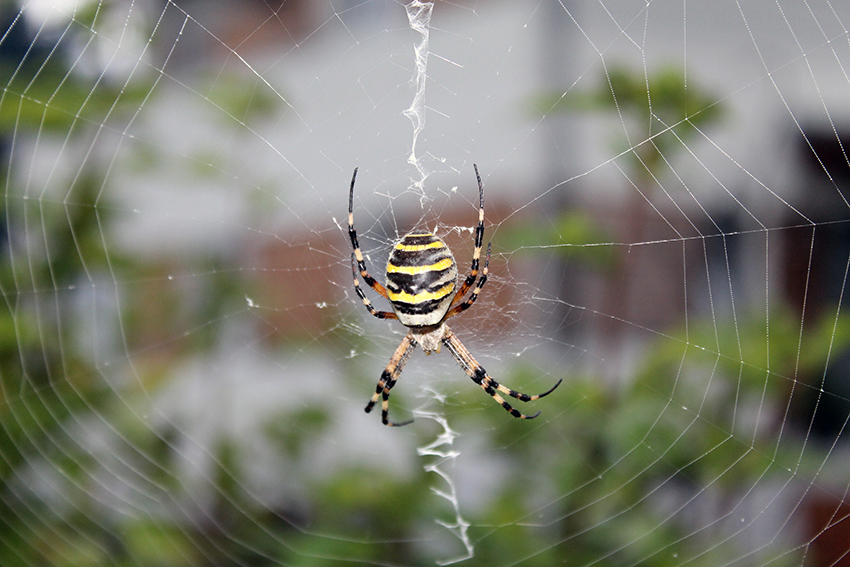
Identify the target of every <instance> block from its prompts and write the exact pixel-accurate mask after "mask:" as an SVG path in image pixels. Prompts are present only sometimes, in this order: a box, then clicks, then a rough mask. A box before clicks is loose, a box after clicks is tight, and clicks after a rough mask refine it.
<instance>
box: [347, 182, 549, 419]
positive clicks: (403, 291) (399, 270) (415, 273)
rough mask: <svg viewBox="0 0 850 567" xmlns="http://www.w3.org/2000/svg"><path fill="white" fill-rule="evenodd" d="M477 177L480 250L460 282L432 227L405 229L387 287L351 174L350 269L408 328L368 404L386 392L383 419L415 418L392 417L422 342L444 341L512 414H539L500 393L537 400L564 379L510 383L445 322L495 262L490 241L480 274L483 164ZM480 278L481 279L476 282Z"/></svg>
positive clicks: (427, 346) (385, 314)
mask: <svg viewBox="0 0 850 567" xmlns="http://www.w3.org/2000/svg"><path fill="white" fill-rule="evenodd" d="M473 167H474V168H475V177H476V178H477V180H478V203H479V204H478V227H477V228H476V230H475V250H474V251H473V253H472V267H471V269H470V270H469V275H467V276H466V279H465V280H464V282H463V284H462V285H461V286H460V288H457V289H455V288H456V286H457V275H458V274H457V264H456V263H455V259H454V256H452V252H451V250H449V247H448V246H446V243H445V242H443V241H442V240H440V238H439V237H437V236H435V235H434V234H432V233H430V232H411V233H409V234H407V235H405V237H404V238H402V239H401V240H400V241H399V242H398V243H397V244H396V245H395V246H394V247H393V250H392V252H391V253H390V258H389V261H388V262H387V274H386V287H385V286H383V285H381V284H380V283H378V282H377V281H376V280H375V278H373V277H372V276H370V275H369V272H368V271H366V262H365V260H364V258H363V252H361V250H360V244H359V243H358V242H357V231H356V230H354V180H355V179H356V178H357V168H355V169H354V175H352V176H351V189H350V190H349V194H348V235H349V237H350V238H351V246H352V248H353V249H354V252H353V253H352V254H351V271H352V273H353V275H354V289H355V290H356V291H357V295H358V296H360V299H361V300H362V301H363V305H365V306H366V309H368V310H369V313H371V314H372V315H374V316H375V317H377V318H379V319H398V320H399V321H400V322H401V323H402V324H403V325H405V326H406V327H407V328H408V329H409V331H408V333H407V335H406V336H405V337H404V339H403V340H402V341H401V344H400V345H399V347H398V348H397V349H396V351H395V353H394V354H393V356H392V358H390V363H389V364H388V365H387V367H386V368H385V369H384V371H383V373H382V374H381V379H380V380H378V387H377V388H376V389H375V394H374V395H373V396H372V399H371V400H369V403H368V405H367V406H366V412H367V413H368V412H370V411H372V408H373V407H374V406H375V404H376V403H377V402H378V400H379V399H381V397H383V403H382V405H381V420H382V421H383V423H384V425H395V426H399V425H407V424H408V423H410V421H405V422H402V423H393V422H391V421H390V420H389V399H390V390H391V389H392V387H393V386H395V383H396V381H397V380H398V377H399V375H400V374H401V371H402V369H403V368H404V365H405V364H406V363H407V360H408V359H409V358H410V355H411V354H412V353H413V349H414V348H416V345H419V346H420V347H422V350H424V351H425V353H426V354H431V353H432V352H440V346H441V345H445V346H446V348H447V349H448V350H449V352H451V353H452V356H453V357H454V358H455V360H457V362H458V364H460V367H461V368H463V370H464V372H466V373H467V375H469V377H470V378H472V380H473V381H474V382H475V383H476V384H478V385H479V386H481V388H482V389H483V390H484V391H485V392H487V393H488V394H490V395H491V396H492V397H493V399H494V400H496V402H497V403H499V405H501V406H502V407H503V408H505V409H506V410H507V411H508V412H509V413H510V414H511V415H512V416H514V417H519V418H522V419H532V418H535V417H537V416H538V415H539V414H540V412H537V413H535V414H534V415H524V414H522V413H520V412H519V411H518V410H516V409H514V408H513V407H512V406H511V405H510V404H509V403H508V402H506V401H505V399H504V398H503V397H502V396H501V395H499V392H501V393H502V394H505V395H508V396H511V397H513V398H516V399H517V400H520V401H522V402H529V401H531V400H536V399H539V398H542V397H543V396H546V395H548V394H550V393H551V392H552V391H553V390H554V389H555V388H557V387H558V385H559V384H560V383H561V381H560V380H558V382H557V383H556V384H555V385H554V386H552V388H550V389H549V390H547V391H546V392H543V393H542V394H538V395H536V396H529V395H528V394H523V393H520V392H517V391H516V390H512V389H510V388H507V387H505V386H503V385H501V384H499V383H498V382H497V381H495V380H494V379H493V378H491V377H490V376H489V375H488V374H487V371H486V370H484V368H483V367H482V366H481V365H480V364H478V362H477V361H476V360H475V359H474V358H473V357H472V354H470V352H469V351H468V350H466V347H464V346H463V344H461V342H460V340H459V339H458V338H457V337H456V336H455V334H454V333H453V332H452V331H451V329H449V327H448V325H446V320H447V319H449V318H450V317H454V316H455V315H457V314H458V313H461V312H463V311H465V310H467V309H469V308H470V307H472V304H473V303H475V300H476V299H478V294H479V293H480V292H481V288H482V287H484V284H485V283H486V282H487V268H488V267H489V265H490V245H489V244H488V245H487V256H486V258H485V259H484V267H483V269H481V277H480V278H479V277H478V272H479V262H480V259H481V245H482V243H483V241H484V186H483V184H482V183H481V176H480V175H479V174H478V167H477V166H475V165H473ZM358 272H359V273H360V277H362V278H363V281H365V282H366V283H367V284H368V285H369V287H371V288H372V289H374V290H375V291H376V292H377V293H378V294H380V295H381V296H382V297H385V298H386V299H388V300H389V302H390V305H391V306H392V309H393V310H392V311H378V310H377V309H375V307H374V306H373V305H372V303H371V302H370V301H369V299H368V298H367V297H366V294H365V293H364V292H363V289H361V287H360V282H359V280H358V279H357V274H358ZM476 280H478V283H477V284H476V283H475V282H476ZM473 284H475V287H474V288H473V289H472V293H470V295H469V297H468V298H467V299H466V300H464V299H463V298H464V296H465V295H466V293H467V292H468V291H469V290H470V288H472V286H473Z"/></svg>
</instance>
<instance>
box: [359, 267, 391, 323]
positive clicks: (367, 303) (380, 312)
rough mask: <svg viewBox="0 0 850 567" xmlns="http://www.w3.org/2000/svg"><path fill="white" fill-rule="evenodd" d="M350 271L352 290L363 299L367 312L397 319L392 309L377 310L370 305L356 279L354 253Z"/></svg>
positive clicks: (376, 315) (378, 316)
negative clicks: (352, 280)
mask: <svg viewBox="0 0 850 567" xmlns="http://www.w3.org/2000/svg"><path fill="white" fill-rule="evenodd" d="M351 273H352V274H353V275H354V291H356V292H357V295H359V296H360V299H361V300H362V301H363V305H365V306H366V309H368V310H369V313H371V314H372V315H374V316H375V317H377V318H378V319H398V317H397V316H396V314H395V313H393V312H392V311H378V310H377V309H375V307H374V306H373V305H372V302H371V301H369V298H368V297H366V294H365V293H363V288H361V287H360V282H359V281H357V261H356V259H355V257H354V254H352V255H351Z"/></svg>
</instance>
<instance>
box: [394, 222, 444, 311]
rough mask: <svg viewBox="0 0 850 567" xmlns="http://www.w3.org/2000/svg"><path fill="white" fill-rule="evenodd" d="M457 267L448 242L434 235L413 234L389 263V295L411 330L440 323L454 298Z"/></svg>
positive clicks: (395, 248) (398, 248) (396, 250)
mask: <svg viewBox="0 0 850 567" xmlns="http://www.w3.org/2000/svg"><path fill="white" fill-rule="evenodd" d="M456 281H457V265H456V264H455V259H454V256H452V252H451V250H449V247H448V246H446V243H445V242H443V241H442V240H440V239H439V238H438V237H437V236H435V235H434V234H432V233H430V232H423V233H410V234H408V235H407V236H405V237H404V238H402V239H401V241H400V242H399V243H398V244H396V245H395V247H394V248H393V251H392V252H391V253H390V258H389V261H388V262H387V294H388V296H389V297H388V298H389V300H390V303H391V305H392V307H393V311H395V314H396V316H398V319H399V321H401V323H402V324H403V325H406V326H408V327H428V326H432V325H437V324H439V323H440V322H441V321H442V320H443V318H444V317H445V316H446V312H447V311H448V310H449V307H450V306H451V303H452V299H454V292H455V284H456Z"/></svg>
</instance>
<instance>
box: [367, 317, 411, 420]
mask: <svg viewBox="0 0 850 567" xmlns="http://www.w3.org/2000/svg"><path fill="white" fill-rule="evenodd" d="M414 348H416V341H415V340H414V338H413V335H412V334H410V333H408V334H407V335H406V336H405V337H404V339H403V340H402V341H401V344H400V345H398V348H397V349H396V351H395V352H394V353H393V356H392V358H390V363H389V364H387V367H386V368H385V369H384V371H383V372H382V373H381V379H380V380H378V387H377V388H375V393H374V394H373V395H372V399H371V400H369V403H368V404H366V413H369V412H370V411H372V408H373V407H375V404H376V403H378V399H380V398H382V397H383V401H382V403H381V422H383V424H384V425H389V426H391V427H401V426H402V425H407V424H409V423H412V422H413V420H412V419H411V420H408V421H402V422H400V423H393V422H392V421H390V420H389V413H390V390H392V388H393V386H395V383H396V381H397V380H398V377H399V374H401V370H402V369H403V368H404V365H405V364H406V363H407V360H408V359H409V358H410V355H411V354H413V349H414Z"/></svg>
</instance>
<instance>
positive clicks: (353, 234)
mask: <svg viewBox="0 0 850 567" xmlns="http://www.w3.org/2000/svg"><path fill="white" fill-rule="evenodd" d="M356 178H357V168H356V167H355V168H354V175H352V176H351V189H350V190H349V192H348V237H349V238H350V239H351V247H352V248H353V249H354V257H355V258H356V259H357V268H358V269H359V270H360V277H362V278H363V281H365V282H366V283H367V284H368V285H369V287H371V288H372V289H374V290H375V291H376V292H378V293H379V294H380V295H381V297H387V290H386V289H385V288H384V286H382V285H381V284H379V283H378V282H377V281H376V280H375V278H373V277H372V276H370V275H369V272H367V271H366V261H365V260H364V259H363V252H362V251H361V250H360V243H359V242H358V241H357V231H356V230H354V180H355V179H356Z"/></svg>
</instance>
